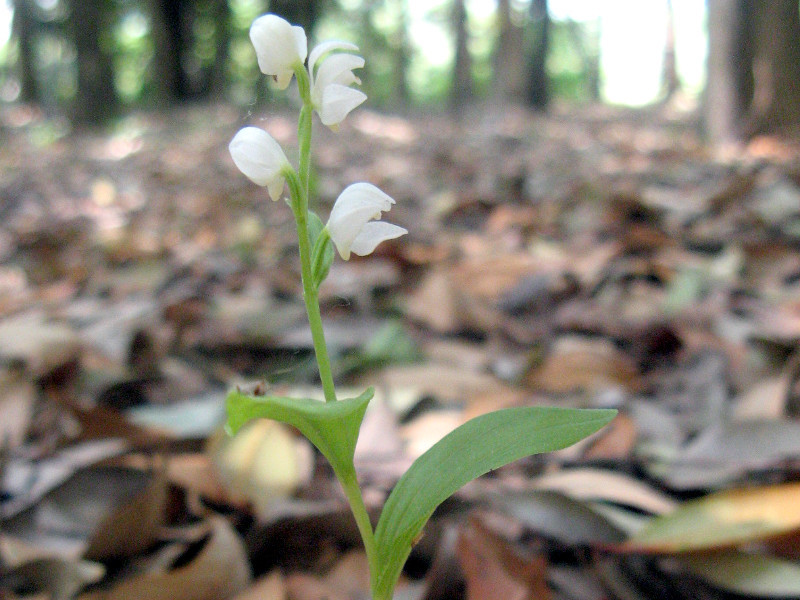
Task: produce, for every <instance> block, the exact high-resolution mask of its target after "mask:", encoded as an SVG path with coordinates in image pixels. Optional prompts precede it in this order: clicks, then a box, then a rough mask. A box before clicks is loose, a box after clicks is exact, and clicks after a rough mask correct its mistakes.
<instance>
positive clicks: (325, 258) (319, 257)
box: [308, 211, 335, 288]
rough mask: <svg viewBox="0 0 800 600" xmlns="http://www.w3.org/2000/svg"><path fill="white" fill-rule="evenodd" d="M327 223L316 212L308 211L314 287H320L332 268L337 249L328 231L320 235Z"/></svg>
mask: <svg viewBox="0 0 800 600" xmlns="http://www.w3.org/2000/svg"><path fill="white" fill-rule="evenodd" d="M323 229H325V224H324V223H323V222H322V219H320V218H319V217H318V216H317V214H316V213H314V212H312V211H308V238H309V240H310V241H311V248H312V250H311V275H312V277H313V279H314V287H317V288H319V286H320V285H322V282H323V281H325V278H326V277H327V276H328V273H329V272H330V270H331V265H332V264H333V259H334V257H335V251H334V249H333V244H332V243H331V239H330V238H329V237H328V235H327V233H326V235H324V236H320V234H321V233H322V230H323Z"/></svg>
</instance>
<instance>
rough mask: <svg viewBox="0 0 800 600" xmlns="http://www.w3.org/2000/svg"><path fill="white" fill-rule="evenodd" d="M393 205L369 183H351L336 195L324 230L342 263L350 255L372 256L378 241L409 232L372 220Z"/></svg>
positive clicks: (392, 201) (388, 198)
mask: <svg viewBox="0 0 800 600" xmlns="http://www.w3.org/2000/svg"><path fill="white" fill-rule="evenodd" d="M392 204H394V200H392V199H391V198H390V197H389V196H388V195H386V194H384V193H383V192H382V191H381V190H379V189H378V188H377V187H375V186H374V185H372V184H370V183H363V182H361V183H354V184H352V185H349V186H348V187H346V188H345V190H344V191H343V192H342V193H341V194H339V197H338V198H337V199H336V202H335V203H334V205H333V209H332V210H331V216H330V218H329V219H328V223H327V225H326V227H327V229H328V233H329V234H330V236H331V239H332V240H333V243H334V244H335V245H336V249H337V250H338V251H339V255H340V256H341V257H342V258H343V259H344V260H348V259H349V258H350V253H351V252H353V253H354V254H357V255H359V256H366V255H367V254H371V253H372V251H373V250H375V248H376V247H377V246H378V244H380V243H381V242H383V241H385V240H393V239H394V238H398V237H400V236H401V235H405V234H406V233H408V231H407V230H405V229H403V228H402V227H398V226H397V225H392V224H391V223H384V222H383V221H376V220H375V219H379V218H380V216H381V213H382V212H386V211H388V210H389V209H390V208H392Z"/></svg>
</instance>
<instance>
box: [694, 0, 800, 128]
mask: <svg viewBox="0 0 800 600" xmlns="http://www.w3.org/2000/svg"><path fill="white" fill-rule="evenodd" d="M708 9H709V10H708V23H709V39H708V43H709V51H708V80H707V84H706V99H705V100H706V101H705V127H706V133H707V135H708V137H709V140H710V141H711V142H714V143H729V142H734V141H738V140H742V139H744V138H746V137H749V136H751V135H755V134H758V133H792V134H796V133H798V132H800V77H799V75H800V11H799V9H798V3H797V0H773V1H771V2H751V1H748V0H709V3H708Z"/></svg>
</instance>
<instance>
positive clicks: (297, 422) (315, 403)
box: [225, 388, 375, 472]
mask: <svg viewBox="0 0 800 600" xmlns="http://www.w3.org/2000/svg"><path fill="white" fill-rule="evenodd" d="M374 393H375V392H374V390H373V389H372V388H369V389H367V390H366V391H365V392H364V393H363V394H361V395H360V396H358V397H357V398H349V399H347V400H339V401H338V402H321V401H319V400H312V399H311V398H284V397H282V396H251V395H249V394H244V393H242V392H240V391H238V390H233V391H231V392H229V393H228V398H227V399H226V401H225V402H226V408H227V411H228V429H229V430H230V431H231V432H232V433H236V432H237V431H238V430H239V429H241V427H242V426H243V425H244V424H245V423H247V422H248V421H250V420H252V419H258V418H267V419H273V420H274V421H280V422H281V423H286V424H288V425H292V426H293V427H296V428H297V429H298V430H299V431H300V433H302V434H303V435H304V436H306V437H307V438H308V440H309V441H310V442H311V443H312V444H314V445H315V446H316V447H317V448H318V449H319V451H320V452H322V454H323V456H325V458H327V459H328V461H329V462H330V463H331V466H332V467H333V468H334V470H336V471H337V472H343V471H345V470H347V469H352V464H353V454H354V453H355V449H356V441H357V440H358V430H359V429H360V428H361V421H362V420H363V419H364V412H365V411H366V410H367V404H369V401H370V400H372V396H373V394H374Z"/></svg>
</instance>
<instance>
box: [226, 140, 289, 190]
mask: <svg viewBox="0 0 800 600" xmlns="http://www.w3.org/2000/svg"><path fill="white" fill-rule="evenodd" d="M228 149H229V150H230V153H231V157H233V162H234V163H236V166H237V167H239V170H240V171H241V172H242V173H244V174H245V175H246V176H247V177H248V178H249V179H250V180H251V181H252V182H253V183H255V184H257V185H261V186H266V187H267V191H268V192H269V196H270V198H272V199H273V200H277V199H278V198H280V197H281V194H282V193H283V184H284V176H283V173H282V171H283V169H284V168H285V167H289V166H290V165H289V160H288V159H287V158H286V155H285V154H284V153H283V150H282V149H281V147H280V145H279V144H278V142H276V141H275V139H274V138H273V137H272V136H271V135H270V134H268V133H267V132H266V131H264V130H263V129H259V128H258V127H245V128H244V129H241V130H239V132H238V133H237V134H236V135H235V136H233V139H232V140H231V143H230V144H229V146H228Z"/></svg>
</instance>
